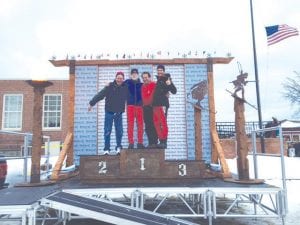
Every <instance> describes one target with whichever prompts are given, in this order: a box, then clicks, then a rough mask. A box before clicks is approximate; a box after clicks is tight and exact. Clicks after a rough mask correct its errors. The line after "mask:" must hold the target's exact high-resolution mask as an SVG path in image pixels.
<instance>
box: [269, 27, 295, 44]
mask: <svg viewBox="0 0 300 225" xmlns="http://www.w3.org/2000/svg"><path fill="white" fill-rule="evenodd" d="M266 32H267V39H268V45H273V44H276V43H278V42H280V41H282V40H284V39H286V38H288V37H292V36H297V35H299V32H298V30H297V29H296V28H293V27H290V26H288V25H286V24H283V25H275V26H269V27H266Z"/></svg>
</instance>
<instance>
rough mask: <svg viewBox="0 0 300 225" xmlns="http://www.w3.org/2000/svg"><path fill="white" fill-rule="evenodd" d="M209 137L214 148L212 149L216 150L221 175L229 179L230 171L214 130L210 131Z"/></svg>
mask: <svg viewBox="0 0 300 225" xmlns="http://www.w3.org/2000/svg"><path fill="white" fill-rule="evenodd" d="M211 137H212V144H213V146H214V149H216V151H217V154H218V156H219V159H220V163H221V167H222V173H223V177H224V178H228V177H231V173H230V170H229V168H228V165H227V162H226V159H225V155H224V151H223V148H222V146H221V144H220V140H219V136H218V133H217V132H216V131H214V130H211Z"/></svg>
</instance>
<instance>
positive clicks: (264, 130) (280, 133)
mask: <svg viewBox="0 0 300 225" xmlns="http://www.w3.org/2000/svg"><path fill="white" fill-rule="evenodd" d="M273 130H275V131H277V130H278V131H279V135H278V137H279V141H280V154H269V153H257V149H256V134H257V133H264V132H266V131H273ZM251 136H252V138H251V140H252V147H253V166H254V177H255V179H257V178H258V165H257V156H271V157H280V162H281V164H280V166H281V179H282V189H283V195H284V196H283V199H284V202H283V204H284V208H285V209H286V212H287V211H288V205H287V187H286V173H285V162H284V147H283V135H282V127H281V126H276V127H270V128H264V129H258V130H254V131H252V133H251Z"/></svg>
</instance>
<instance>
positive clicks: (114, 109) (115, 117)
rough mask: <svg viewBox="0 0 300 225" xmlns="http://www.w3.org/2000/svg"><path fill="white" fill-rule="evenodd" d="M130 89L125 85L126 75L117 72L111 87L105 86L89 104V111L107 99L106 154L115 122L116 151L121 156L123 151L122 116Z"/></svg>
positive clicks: (105, 122)
mask: <svg viewBox="0 0 300 225" xmlns="http://www.w3.org/2000/svg"><path fill="white" fill-rule="evenodd" d="M127 91H128V88H127V86H126V85H125V84H124V73H123V72H117V74H116V78H115V80H114V81H113V82H111V83H109V85H107V86H105V87H104V88H103V89H102V90H101V91H100V92H99V93H98V94H96V95H95V96H94V97H93V99H92V100H91V101H90V102H89V104H90V105H89V107H88V111H91V109H92V107H93V106H94V105H95V104H96V103H97V102H99V101H100V100H102V99H104V98H105V121H104V154H105V155H106V154H109V151H110V135H111V131H112V125H113V122H114V124H115V131H116V142H117V146H116V151H117V153H118V154H119V153H120V150H121V149H122V136H123V121H122V114H123V112H124V111H125V102H126V98H127Z"/></svg>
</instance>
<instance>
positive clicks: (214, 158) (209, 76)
mask: <svg viewBox="0 0 300 225" xmlns="http://www.w3.org/2000/svg"><path fill="white" fill-rule="evenodd" d="M207 84H208V99H209V127H210V130H211V131H215V132H217V128H216V116H215V111H216V109H215V94H214V77H213V59H212V58H207ZM211 150H212V151H211V162H212V163H217V162H218V151H217V149H216V146H215V145H214V144H213V143H212V144H211Z"/></svg>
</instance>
